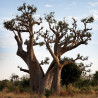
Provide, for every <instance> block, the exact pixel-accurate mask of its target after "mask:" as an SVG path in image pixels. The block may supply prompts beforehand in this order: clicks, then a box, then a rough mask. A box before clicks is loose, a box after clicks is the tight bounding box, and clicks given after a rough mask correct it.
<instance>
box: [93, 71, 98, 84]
mask: <svg viewBox="0 0 98 98" xmlns="http://www.w3.org/2000/svg"><path fill="white" fill-rule="evenodd" d="M93 80H94V81H95V83H96V84H97V85H98V71H96V73H95V74H94V77H93Z"/></svg>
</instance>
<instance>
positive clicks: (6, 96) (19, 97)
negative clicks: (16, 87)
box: [0, 91, 98, 98]
mask: <svg viewBox="0 0 98 98" xmlns="http://www.w3.org/2000/svg"><path fill="white" fill-rule="evenodd" d="M0 98H46V97H45V96H44V95H38V94H32V95H31V94H29V93H26V92H25V93H13V92H12V93H11V92H10V93H5V92H3V91H2V92H0ZM49 98H98V95H97V94H75V95H72V94H71V95H70V94H69V95H67V94H65V95H64V94H63V95H60V96H57V95H56V94H54V95H51V96H50V97H49Z"/></svg>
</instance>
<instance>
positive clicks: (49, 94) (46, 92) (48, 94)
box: [45, 89, 52, 98]
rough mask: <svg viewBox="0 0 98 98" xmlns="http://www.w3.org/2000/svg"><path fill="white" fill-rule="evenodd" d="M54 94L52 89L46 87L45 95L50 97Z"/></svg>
mask: <svg viewBox="0 0 98 98" xmlns="http://www.w3.org/2000/svg"><path fill="white" fill-rule="evenodd" d="M51 94H52V90H48V89H45V96H46V97H47V98H48V97H49V96H51Z"/></svg>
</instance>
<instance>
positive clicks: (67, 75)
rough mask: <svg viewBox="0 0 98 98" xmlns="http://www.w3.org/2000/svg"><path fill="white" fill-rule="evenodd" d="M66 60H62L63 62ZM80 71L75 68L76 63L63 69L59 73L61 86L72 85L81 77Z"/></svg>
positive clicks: (77, 67)
mask: <svg viewBox="0 0 98 98" xmlns="http://www.w3.org/2000/svg"><path fill="white" fill-rule="evenodd" d="M64 60H66V58H64V59H63V61H64ZM81 73H82V70H81V69H80V68H79V66H77V64H76V63H72V64H68V65H66V66H64V67H63V69H62V71H61V84H62V85H66V86H67V85H68V84H70V83H74V82H76V81H77V80H79V79H80V77H81Z"/></svg>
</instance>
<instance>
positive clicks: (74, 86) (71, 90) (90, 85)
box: [0, 64, 98, 98]
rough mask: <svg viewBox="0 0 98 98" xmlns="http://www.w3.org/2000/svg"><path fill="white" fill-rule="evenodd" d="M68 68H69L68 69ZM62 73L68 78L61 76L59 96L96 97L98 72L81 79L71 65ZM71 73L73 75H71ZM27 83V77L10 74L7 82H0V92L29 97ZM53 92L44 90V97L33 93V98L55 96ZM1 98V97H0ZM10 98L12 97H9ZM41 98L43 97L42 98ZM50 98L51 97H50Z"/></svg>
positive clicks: (97, 93)
mask: <svg viewBox="0 0 98 98" xmlns="http://www.w3.org/2000/svg"><path fill="white" fill-rule="evenodd" d="M69 67H70V68H69ZM64 70H65V71H66V70H67V71H68V70H69V73H67V72H63V71H64ZM63 71H62V73H66V74H69V75H68V76H69V77H66V74H65V78H64V76H63V78H62V79H61V84H62V86H61V91H60V96H63V97H64V96H75V95H77V94H78V95H79V94H82V95H83V94H87V95H89V94H94V95H96V96H98V71H96V73H95V74H94V75H93V78H92V79H91V78H89V77H88V78H87V79H86V78H84V77H81V74H80V71H79V69H78V67H76V65H75V64H73V65H72V66H71V65H69V66H66V67H65V68H64V69H63ZM77 72H79V74H80V76H77V75H76V76H74V74H75V73H77ZM72 73H73V74H72ZM29 82H30V78H29V76H28V75H26V76H23V77H21V78H20V77H19V76H18V75H16V74H12V75H11V78H10V79H9V80H2V81H0V92H5V93H6V94H8V93H12V92H13V93H14V94H22V93H23V94H24V93H25V94H27V95H28V96H29V92H30V87H29ZM55 95H56V94H55V91H53V90H48V89H46V90H45V94H44V95H38V94H37V95H36V94H35V93H34V96H46V97H49V96H55ZM0 97H1V95H0ZM9 98H12V97H9ZM22 98H24V97H22ZM42 98H43V97H42ZM50 98H52V97H50Z"/></svg>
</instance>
